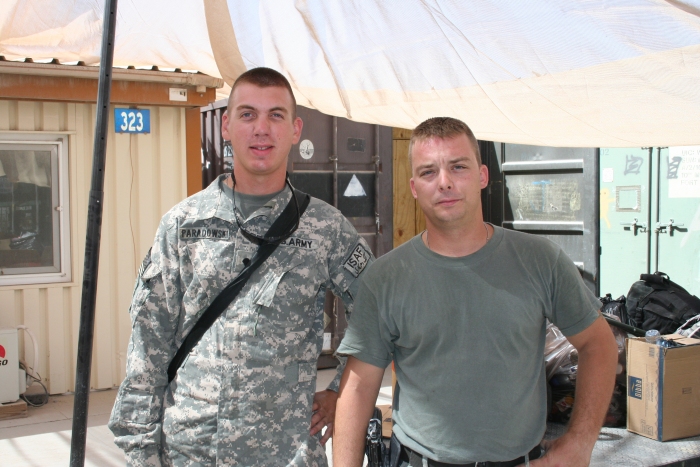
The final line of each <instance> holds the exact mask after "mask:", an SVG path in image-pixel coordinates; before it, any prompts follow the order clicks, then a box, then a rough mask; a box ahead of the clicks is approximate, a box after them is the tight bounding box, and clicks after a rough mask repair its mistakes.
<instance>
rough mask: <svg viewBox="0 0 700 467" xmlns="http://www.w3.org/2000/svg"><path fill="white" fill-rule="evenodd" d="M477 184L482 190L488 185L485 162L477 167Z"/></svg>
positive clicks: (487, 172)
mask: <svg viewBox="0 0 700 467" xmlns="http://www.w3.org/2000/svg"><path fill="white" fill-rule="evenodd" d="M479 186H480V187H481V189H482V190H483V189H484V188H486V187H487V186H489V168H488V167H486V165H485V164H481V167H479Z"/></svg>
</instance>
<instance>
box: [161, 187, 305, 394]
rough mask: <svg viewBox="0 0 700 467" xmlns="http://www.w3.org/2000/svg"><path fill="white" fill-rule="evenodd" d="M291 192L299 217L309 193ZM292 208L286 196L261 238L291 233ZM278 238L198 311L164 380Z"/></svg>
mask: <svg viewBox="0 0 700 467" xmlns="http://www.w3.org/2000/svg"><path fill="white" fill-rule="evenodd" d="M292 196H295V197H296V199H297V202H298V206H299V217H301V216H302V215H303V214H304V211H306V208H307V206H308V205H309V201H310V200H311V197H310V196H309V195H307V194H306V193H303V192H301V191H299V190H294V192H293V194H292ZM295 211H296V207H295V202H294V199H293V198H290V199H289V203H287V206H286V207H285V208H284V211H282V213H281V214H280V215H279V217H278V218H277V220H275V222H274V223H273V224H272V226H270V229H269V230H268V231H267V232H266V233H265V236H264V238H265V239H268V238H275V237H277V238H279V237H280V236H283V235H284V234H285V233H286V232H289V235H291V234H292V233H293V231H292V230H291V227H292V226H293V225H294V223H295V222H296V216H297V213H296V212H295ZM289 235H288V236H289ZM282 240H284V238H279V240H277V241H276V242H269V241H264V240H263V242H262V244H261V245H260V246H259V247H258V249H257V251H256V252H255V255H253V258H252V259H251V260H250V263H248V265H247V266H246V267H244V268H243V270H242V271H241V272H240V274H238V276H236V278H235V279H234V280H232V281H231V283H229V284H228V285H227V286H226V287H224V289H223V290H222V291H221V293H219V295H217V297H216V298H215V299H214V301H212V302H211V304H210V305H209V307H207V309H206V310H204V313H202V316H200V317H199V319H198V320H197V322H196V323H195V325H194V327H193V328H192V330H191V331H190V332H189V333H187V336H186V337H185V340H184V341H183V342H182V345H181V346H180V348H179V349H177V352H176V353H175V356H174V357H173V359H172V360H171V361H170V364H169V365H168V384H170V382H171V381H172V380H173V379H174V378H175V374H176V373H177V370H178V369H179V368H180V366H182V363H183V362H184V361H185V357H187V354H189V353H190V351H192V349H194V347H195V345H197V343H198V342H199V340H200V339H201V338H202V336H203V335H204V333H205V332H206V331H207V329H209V328H210V327H211V325H212V324H214V322H215V321H216V320H217V318H218V317H219V316H221V314H222V313H223V312H224V310H226V308H227V307H228V306H229V304H230V303H231V302H233V300H235V298H236V296H238V294H239V293H240V291H241V290H242V289H243V287H244V286H245V284H246V282H248V279H250V276H252V275H253V272H255V270H256V269H258V267H260V265H261V264H262V263H264V262H265V260H266V259H267V258H268V257H269V256H270V255H271V254H272V253H273V252H274V251H275V249H276V248H277V246H278V245H279V244H280V242H281V241H282Z"/></svg>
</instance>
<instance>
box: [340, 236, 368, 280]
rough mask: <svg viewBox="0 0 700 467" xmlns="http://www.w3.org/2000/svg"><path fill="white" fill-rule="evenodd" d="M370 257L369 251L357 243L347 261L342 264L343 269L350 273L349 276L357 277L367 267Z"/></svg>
mask: <svg viewBox="0 0 700 467" xmlns="http://www.w3.org/2000/svg"><path fill="white" fill-rule="evenodd" d="M370 256H371V255H370V253H369V251H367V249H366V248H365V247H364V246H362V244H361V243H358V244H357V246H356V247H355V249H354V250H352V253H351V254H350V256H349V257H348V259H346V260H345V263H343V267H344V268H345V269H347V270H348V271H350V274H352V275H353V276H355V277H357V276H359V275H360V274H361V273H362V271H363V270H364V269H365V267H367V264H368V263H369V259H370Z"/></svg>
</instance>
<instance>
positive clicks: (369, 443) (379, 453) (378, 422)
mask: <svg viewBox="0 0 700 467" xmlns="http://www.w3.org/2000/svg"><path fill="white" fill-rule="evenodd" d="M365 455H366V456H367V467H386V466H387V465H388V459H387V457H388V452H387V449H386V446H385V445H384V441H383V440H382V411H381V410H380V409H379V407H375V408H374V413H373V414H372V418H371V419H370V421H369V425H368V426H367V439H366V442H365Z"/></svg>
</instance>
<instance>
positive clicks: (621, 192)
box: [600, 148, 654, 298]
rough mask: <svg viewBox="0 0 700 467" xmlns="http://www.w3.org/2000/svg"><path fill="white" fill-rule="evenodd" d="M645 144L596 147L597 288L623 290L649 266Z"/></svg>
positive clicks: (647, 152) (648, 162) (613, 291)
mask: <svg viewBox="0 0 700 467" xmlns="http://www.w3.org/2000/svg"><path fill="white" fill-rule="evenodd" d="M651 162H652V155H651V152H650V149H649V148H645V149H641V148H602V149H601V150H600V269H601V273H600V293H601V294H602V295H605V294H606V293H610V294H612V296H613V298H617V297H619V296H620V295H627V292H628V291H629V288H630V286H631V285H632V284H633V283H634V282H635V281H638V280H639V275H640V274H642V273H647V272H649V271H650V268H651V265H650V264H651V258H650V245H651V243H650V242H651V233H652V230H653V227H651V228H650V224H651V220H652V219H651V210H650V203H651V200H652V199H653V197H652V196H651V195H652V190H653V187H651V183H652V182H653V181H654V177H652V167H651V165H652V164H651Z"/></svg>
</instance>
